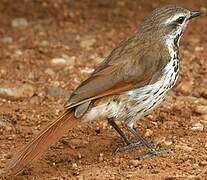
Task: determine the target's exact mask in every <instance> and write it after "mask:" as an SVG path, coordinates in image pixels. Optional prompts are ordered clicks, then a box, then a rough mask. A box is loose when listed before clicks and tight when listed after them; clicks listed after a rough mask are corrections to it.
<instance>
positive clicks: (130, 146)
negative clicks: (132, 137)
mask: <svg viewBox="0 0 207 180" xmlns="http://www.w3.org/2000/svg"><path fill="white" fill-rule="evenodd" d="M141 146H142V143H141V142H140V141H138V142H131V143H130V144H128V145H126V146H122V147H118V148H115V149H113V153H118V152H123V151H127V150H129V149H132V148H136V147H141Z"/></svg>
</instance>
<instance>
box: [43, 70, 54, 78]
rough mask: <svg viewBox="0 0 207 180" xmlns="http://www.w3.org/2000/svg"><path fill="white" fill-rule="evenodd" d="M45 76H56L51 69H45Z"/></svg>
mask: <svg viewBox="0 0 207 180" xmlns="http://www.w3.org/2000/svg"><path fill="white" fill-rule="evenodd" d="M45 74H48V75H49V76H51V77H54V76H55V72H54V71H53V70H52V69H50V68H47V69H45Z"/></svg>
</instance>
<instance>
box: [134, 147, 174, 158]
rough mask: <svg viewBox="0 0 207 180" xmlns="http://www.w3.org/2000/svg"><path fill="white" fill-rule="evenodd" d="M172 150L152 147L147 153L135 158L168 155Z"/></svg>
mask: <svg viewBox="0 0 207 180" xmlns="http://www.w3.org/2000/svg"><path fill="white" fill-rule="evenodd" d="M170 152H171V151H170V150H160V151H159V150H156V149H151V150H150V151H149V152H148V153H147V154H145V155H143V156H138V157H136V158H135V159H137V160H146V159H148V158H150V157H153V156H163V155H167V154H169V153H170Z"/></svg>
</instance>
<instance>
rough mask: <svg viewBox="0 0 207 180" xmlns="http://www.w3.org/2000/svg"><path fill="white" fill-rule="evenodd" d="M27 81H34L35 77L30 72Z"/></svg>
mask: <svg viewBox="0 0 207 180" xmlns="http://www.w3.org/2000/svg"><path fill="white" fill-rule="evenodd" d="M28 79H30V80H34V79H35V75H34V73H33V72H30V73H29V74H28Z"/></svg>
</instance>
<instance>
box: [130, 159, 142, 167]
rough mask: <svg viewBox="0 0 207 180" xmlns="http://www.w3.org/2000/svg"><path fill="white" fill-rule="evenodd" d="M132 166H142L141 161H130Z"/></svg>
mask: <svg viewBox="0 0 207 180" xmlns="http://www.w3.org/2000/svg"><path fill="white" fill-rule="evenodd" d="M130 164H131V165H133V166H134V167H137V166H139V165H140V164H141V161H139V160H135V159H134V160H131V161H130Z"/></svg>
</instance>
